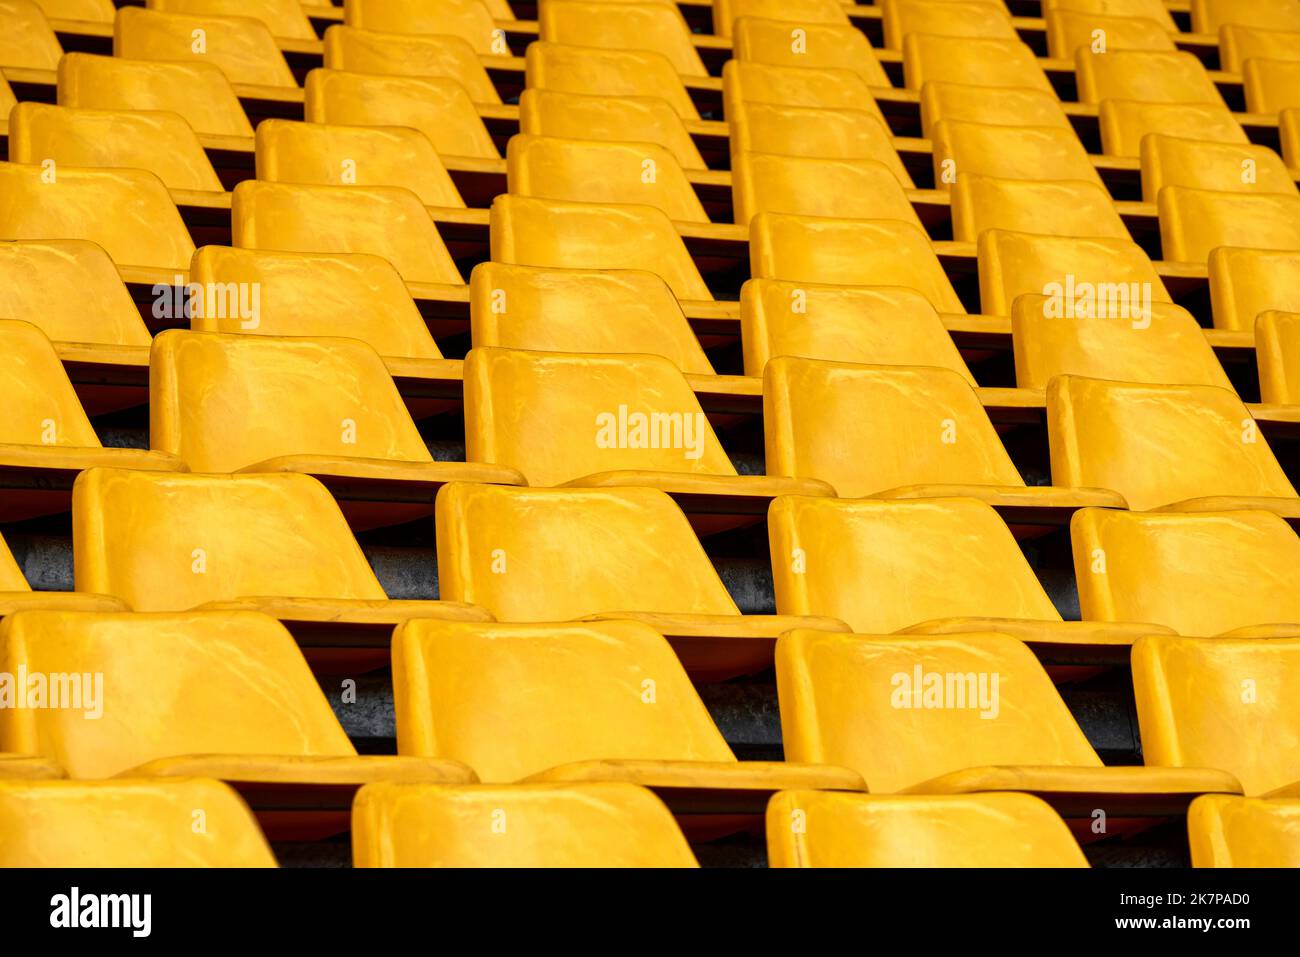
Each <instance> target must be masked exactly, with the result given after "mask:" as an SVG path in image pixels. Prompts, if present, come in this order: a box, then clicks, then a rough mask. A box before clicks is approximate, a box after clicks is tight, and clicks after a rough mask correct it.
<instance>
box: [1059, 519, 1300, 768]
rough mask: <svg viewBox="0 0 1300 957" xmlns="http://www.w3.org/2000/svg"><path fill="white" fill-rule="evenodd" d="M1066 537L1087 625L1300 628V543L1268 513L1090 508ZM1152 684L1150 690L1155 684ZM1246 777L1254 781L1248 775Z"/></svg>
mask: <svg viewBox="0 0 1300 957" xmlns="http://www.w3.org/2000/svg"><path fill="white" fill-rule="evenodd" d="M1070 531H1071V539H1072V545H1073V549H1074V567H1075V578H1076V579H1077V581H1078V586H1079V610H1080V611H1081V612H1082V613H1083V616H1084V617H1085V618H1087V619H1091V620H1095V621H1109V620H1114V619H1121V620H1125V619H1129V620H1131V619H1134V618H1136V619H1141V620H1143V621H1154V622H1159V623H1160V624H1162V625H1165V626H1167V627H1169V628H1172V629H1174V630H1175V631H1177V632H1178V633H1179V634H1183V635H1200V636H1207V637H1208V636H1214V635H1222V634H1229V635H1231V634H1233V633H1242V634H1251V633H1255V634H1260V635H1264V634H1281V635H1288V634H1295V633H1296V630H1297V629H1300V624H1297V623H1300V596H1298V595H1297V594H1296V590H1295V588H1294V587H1293V583H1292V574H1293V573H1292V570H1293V569H1294V568H1295V562H1296V560H1297V559H1300V539H1297V538H1296V533H1295V532H1294V531H1292V529H1291V527H1290V526H1289V525H1287V523H1286V522H1285V521H1284V520H1283V519H1281V518H1279V517H1278V516H1276V515H1274V514H1273V513H1271V512H1263V511H1258V510H1253V511H1252V510H1246V509H1242V510H1240V511H1222V512H1204V513H1200V514H1195V515H1186V514H1176V513H1172V512H1120V511H1113V510H1109V509H1092V508H1090V509H1085V510H1083V511H1081V512H1079V513H1077V514H1076V515H1075V517H1074V523H1073V525H1072V527H1071V530H1070ZM1288 629H1289V630H1288ZM1136 663H1137V662H1136V658H1135V661H1134V664H1135V666H1136ZM1258 677H1260V678H1261V679H1262V678H1263V677H1264V675H1263V674H1261V675H1259V676H1258ZM1174 683H1175V684H1178V685H1180V686H1182V687H1186V688H1187V689H1188V690H1189V691H1191V690H1192V689H1195V688H1196V687H1197V686H1198V683H1196V682H1188V681H1186V680H1185V679H1184V678H1182V677H1178V678H1176V679H1175V680H1174ZM1148 684H1149V686H1150V687H1149V690H1151V691H1153V692H1154V690H1155V686H1156V685H1158V684H1159V681H1158V680H1155V681H1154V682H1152V681H1149V682H1148ZM1225 718H1226V715H1225ZM1155 743H1156V742H1155V741H1154V739H1153V741H1152V742H1150V743H1149V744H1148V742H1147V741H1146V729H1145V728H1143V744H1144V745H1146V746H1147V747H1154V746H1155ZM1169 753H1170V752H1169V750H1168V749H1166V750H1165V754H1166V755H1168V754H1169ZM1157 763H1162V762H1157ZM1211 766H1213V767H1220V766H1222V767H1225V768H1226V769H1227V770H1229V771H1231V770H1233V769H1234V765H1218V764H1214V765H1211ZM1295 776H1296V777H1300V772H1298V773H1297V775H1295ZM1241 780H1242V782H1243V783H1245V784H1249V783H1250V782H1248V781H1247V780H1246V776H1245V775H1242V778H1241ZM1280 783H1286V782H1280Z"/></svg>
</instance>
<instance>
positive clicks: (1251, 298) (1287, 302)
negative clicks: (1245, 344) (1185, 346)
mask: <svg viewBox="0 0 1300 957" xmlns="http://www.w3.org/2000/svg"><path fill="white" fill-rule="evenodd" d="M1297 289H1300V251H1297V252H1287V251H1285V250H1274V249H1234V248H1232V247H1230V246H1220V247H1218V248H1217V249H1212V250H1210V302H1211V304H1212V307H1213V312H1214V326H1215V328H1216V329H1254V328H1255V327H1256V322H1257V319H1258V317H1259V316H1260V315H1261V314H1262V313H1265V312H1268V311H1270V310H1278V311H1281V312H1300V295H1297V294H1296V290H1297Z"/></svg>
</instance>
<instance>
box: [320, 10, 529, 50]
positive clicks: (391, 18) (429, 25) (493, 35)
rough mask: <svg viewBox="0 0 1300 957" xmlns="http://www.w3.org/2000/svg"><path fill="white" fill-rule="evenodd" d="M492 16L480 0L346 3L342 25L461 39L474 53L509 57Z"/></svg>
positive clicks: (386, 31) (385, 31)
mask: <svg viewBox="0 0 1300 957" xmlns="http://www.w3.org/2000/svg"><path fill="white" fill-rule="evenodd" d="M498 12H499V11H498ZM493 17H494V14H493V12H492V11H491V10H490V9H489V8H488V7H487V6H486V5H485V4H484V3H482V2H480V0H347V3H345V4H344V5H343V22H344V23H346V24H347V25H348V26H350V27H360V28H361V29H363V30H378V31H380V32H384V33H410V34H438V35H450V36H458V37H461V38H462V39H464V40H466V41H468V43H469V44H470V46H472V47H473V48H474V52H475V53H480V54H484V53H492V54H508V53H509V52H510V51H509V48H508V47H507V46H506V42H505V33H504V31H502V30H500V29H498V27H497V25H496V21H495V20H494V19H493Z"/></svg>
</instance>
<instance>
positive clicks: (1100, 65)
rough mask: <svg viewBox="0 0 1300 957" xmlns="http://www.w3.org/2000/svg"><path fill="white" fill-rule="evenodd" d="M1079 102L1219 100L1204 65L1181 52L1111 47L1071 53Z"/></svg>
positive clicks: (1221, 100) (1221, 98)
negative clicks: (1094, 51) (1101, 50)
mask: <svg viewBox="0 0 1300 957" xmlns="http://www.w3.org/2000/svg"><path fill="white" fill-rule="evenodd" d="M1074 72H1075V77H1076V78H1077V82H1078V85H1079V102H1080V103H1100V102H1102V101H1103V100H1110V99H1115V100H1142V101H1145V102H1148V103H1218V104H1222V103H1223V97H1222V96H1221V95H1220V94H1219V88H1218V87H1216V86H1215V85H1214V81H1213V80H1212V79H1210V75H1209V73H1207V72H1206V70H1205V66H1204V65H1203V64H1202V63H1201V61H1200V60H1198V59H1197V58H1196V57H1195V56H1193V55H1192V54H1190V53H1187V52H1184V51H1181V50H1180V51H1175V52H1173V53H1161V52H1159V51H1158V50H1111V51H1108V52H1106V53H1093V52H1092V51H1091V50H1090V49H1087V48H1081V49H1079V50H1076V51H1075V54H1074Z"/></svg>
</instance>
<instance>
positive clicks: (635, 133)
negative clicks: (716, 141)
mask: <svg viewBox="0 0 1300 957" xmlns="http://www.w3.org/2000/svg"><path fill="white" fill-rule="evenodd" d="M519 132H520V133H522V134H525V135H534V136H555V137H560V138H563V139H587V140H603V141H611V142H615V143H654V144H656V145H658V146H661V147H663V148H664V149H666V150H668V151H669V152H670V153H672V154H673V156H674V157H675V158H676V160H677V163H678V165H679V166H681V167H682V169H691V170H702V169H705V168H706V165H705V162H704V159H703V158H702V157H701V156H700V151H699V149H698V148H697V147H696V146H695V141H694V140H693V139H691V134H690V132H689V131H688V130H687V129H686V124H685V123H683V122H682V118H681V117H680V116H678V115H677V111H676V110H674V109H673V107H672V104H671V103H669V102H668V101H667V100H664V99H661V98H659V97H656V96H622V97H619V96H591V95H588V94H585V93H562V92H560V91H559V90H524V92H523V93H522V94H520V96H519Z"/></svg>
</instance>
